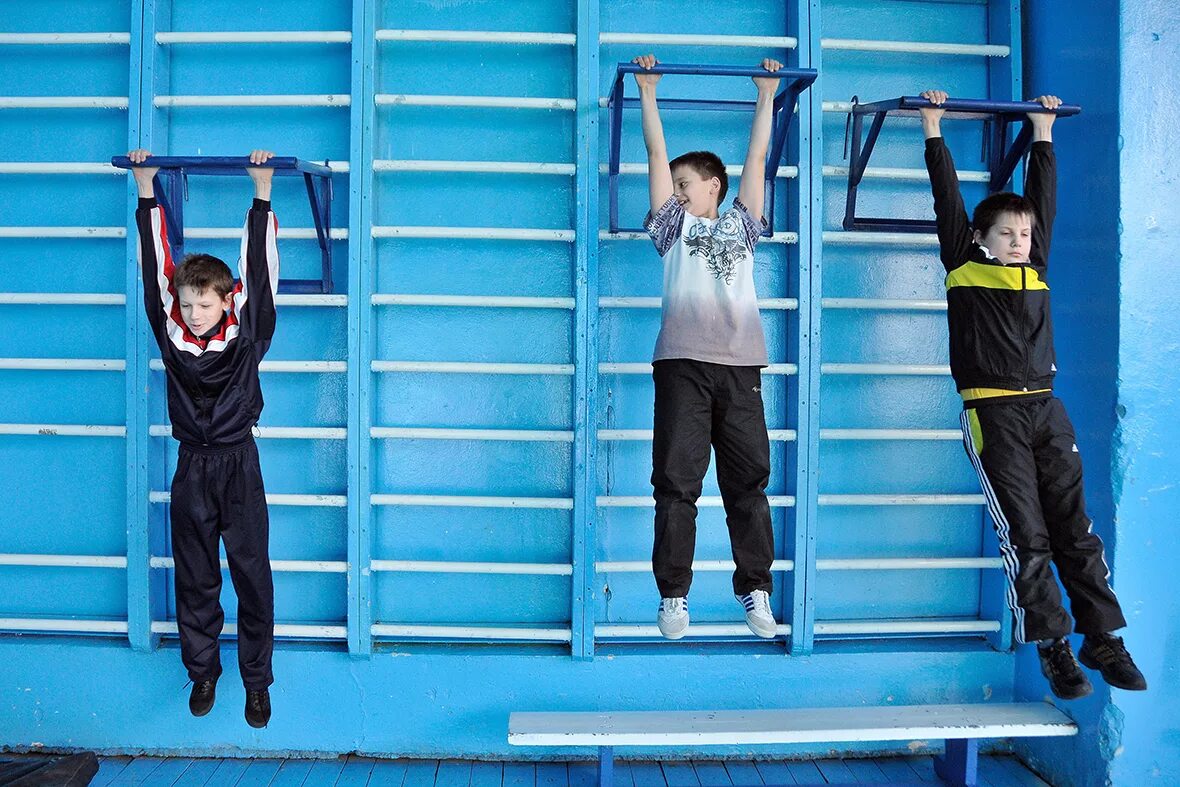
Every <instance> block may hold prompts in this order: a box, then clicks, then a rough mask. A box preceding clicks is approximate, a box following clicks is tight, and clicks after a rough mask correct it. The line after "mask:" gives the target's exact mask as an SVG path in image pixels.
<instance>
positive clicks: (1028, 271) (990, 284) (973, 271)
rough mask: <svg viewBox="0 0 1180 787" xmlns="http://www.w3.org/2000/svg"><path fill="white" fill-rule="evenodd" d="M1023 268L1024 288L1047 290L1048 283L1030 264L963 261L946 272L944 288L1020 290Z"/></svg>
mask: <svg viewBox="0 0 1180 787" xmlns="http://www.w3.org/2000/svg"><path fill="white" fill-rule="evenodd" d="M1021 268H1024V270H1025V275H1024V287H1023V289H1026V290H1047V289H1049V285H1048V284H1046V283H1045V282H1043V281H1041V277H1040V276H1039V275H1038V274H1037V271H1036V269H1035V268H1032V267H1030V266H1011V267H1009V266H1007V265H984V264H983V263H979V262H965V263H963V264H962V265H960V266H959V267H957V268H955V269H954V270H953V271H951V272H950V273H948V274H947V277H946V288H947V289H948V290H949V289H951V288H952V287H983V288H985V289H989V290H1020V289H1021V286H1020V270H1021Z"/></svg>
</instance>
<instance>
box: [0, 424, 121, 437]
mask: <svg viewBox="0 0 1180 787" xmlns="http://www.w3.org/2000/svg"><path fill="white" fill-rule="evenodd" d="M6 434H11V435H39V436H44V437H126V436H127V427H126V426H106V425H102V424H0V435H6Z"/></svg>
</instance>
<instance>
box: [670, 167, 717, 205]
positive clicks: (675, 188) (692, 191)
mask: <svg viewBox="0 0 1180 787" xmlns="http://www.w3.org/2000/svg"><path fill="white" fill-rule="evenodd" d="M720 193H721V181H720V180H718V179H717V178H708V179H706V178H704V177H702V176H701V174H700V173H699V172H697V171H696V170H695V169H693V168H692V167H689V166H685V165H680V166H678V167H676V168H675V169H673V170H672V196H674V197H676V201H677V202H679V203H680V204H681V205H682V206H684V209H685V210H686V211H688V212H689V213H691V214H692V215H693V216H705V217H712V216H716V215H717V195H718V194H720Z"/></svg>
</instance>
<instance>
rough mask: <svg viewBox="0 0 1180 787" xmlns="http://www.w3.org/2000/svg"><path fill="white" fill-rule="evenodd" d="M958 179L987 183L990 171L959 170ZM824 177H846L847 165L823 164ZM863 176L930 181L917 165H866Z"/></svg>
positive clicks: (925, 172)
mask: <svg viewBox="0 0 1180 787" xmlns="http://www.w3.org/2000/svg"><path fill="white" fill-rule="evenodd" d="M958 172H959V180H960V181H962V182H964V183H988V182H990V181H991V177H992V176H991V173H988V172H982V171H980V170H959V171H958ZM823 174H824V177H825V178H846V177H848V167H843V166H834V165H829V164H825V165H824V167H823ZM863 177H865V178H871V179H876V180H912V181H916V182H920V183H929V182H930V173H929V172H927V171H926V170H924V169H919V168H917V167H866V168H865V171H864V175H863Z"/></svg>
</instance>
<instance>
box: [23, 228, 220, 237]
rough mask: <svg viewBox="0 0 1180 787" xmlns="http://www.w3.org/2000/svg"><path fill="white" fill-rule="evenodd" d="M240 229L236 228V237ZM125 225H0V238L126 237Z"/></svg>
mask: <svg viewBox="0 0 1180 787" xmlns="http://www.w3.org/2000/svg"><path fill="white" fill-rule="evenodd" d="M241 235H242V231H241V230H238V237H241ZM126 237H127V228H126V227H0V238H126Z"/></svg>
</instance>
